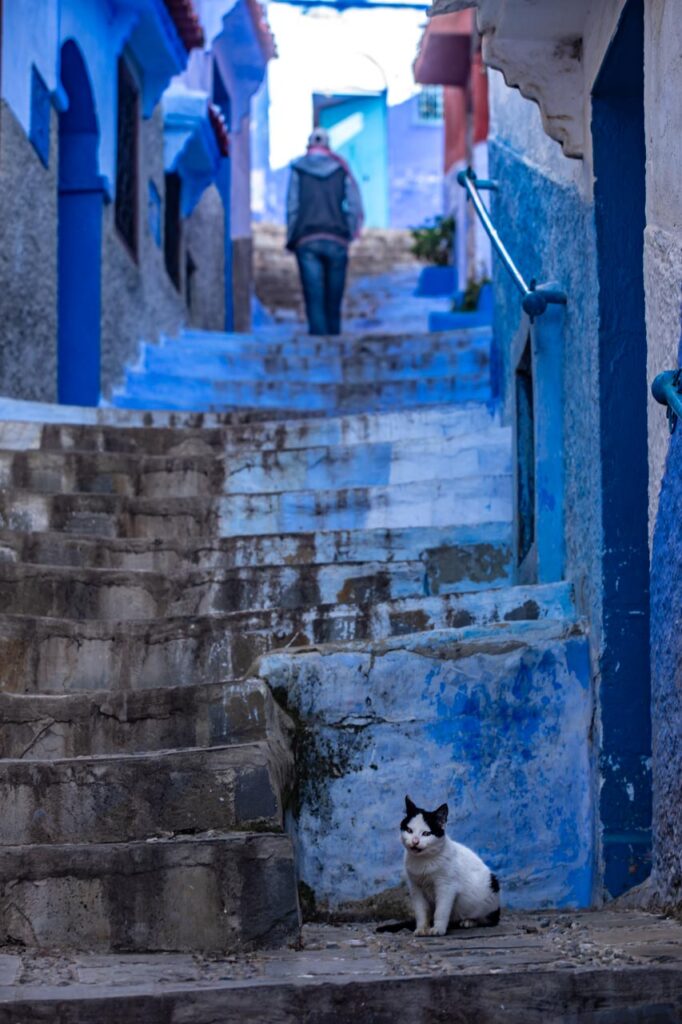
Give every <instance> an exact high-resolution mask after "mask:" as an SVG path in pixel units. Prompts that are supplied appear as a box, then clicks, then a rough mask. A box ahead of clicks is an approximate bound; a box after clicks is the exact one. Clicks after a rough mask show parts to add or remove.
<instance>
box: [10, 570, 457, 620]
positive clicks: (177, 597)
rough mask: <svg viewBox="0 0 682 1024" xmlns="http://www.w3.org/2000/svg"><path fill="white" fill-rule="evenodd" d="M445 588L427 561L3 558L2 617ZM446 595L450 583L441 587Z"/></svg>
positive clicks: (344, 598)
mask: <svg viewBox="0 0 682 1024" xmlns="http://www.w3.org/2000/svg"><path fill="white" fill-rule="evenodd" d="M433 588H438V582H437V580H436V579H434V580H433V583H432V582H431V580H430V578H429V574H428V571H427V569H426V568H425V566H424V564H423V563H422V562H393V563H388V564H384V563H382V562H364V563H360V564H356V563H348V564H345V565H334V564H332V565H320V566H297V565H290V566H272V567H271V566H269V565H267V564H266V565H263V566H255V567H254V568H243V569H233V570H227V571H224V572H220V571H217V572H200V571H193V572H189V573H186V574H179V573H173V574H167V573H159V572H140V571H136V572H126V571H120V570H111V569H81V568H68V567H63V566H59V567H53V566H44V565H26V564H21V565H16V564H12V563H9V564H8V563H5V564H2V563H0V614H8V615H40V616H48V617H50V618H69V617H73V618H78V619H80V620H81V621H82V620H91V619H102V620H107V621H112V620H113V621H116V620H141V619H156V618H164V617H178V616H187V615H191V616H198V615H220V614H225V613H229V612H238V611H247V610H249V609H264V608H269V607H270V608H280V609H282V610H286V611H295V610H297V609H299V608H310V607H312V606H315V605H331V604H335V603H341V604H360V605H367V604H375V603H377V602H379V601H386V600H391V599H396V598H401V597H412V596H419V595H422V596H423V595H425V594H428V593H431V592H433ZM441 589H442V592H446V591H447V590H448V589H449V588H448V585H447V584H444V585H443V586H442V588H441Z"/></svg>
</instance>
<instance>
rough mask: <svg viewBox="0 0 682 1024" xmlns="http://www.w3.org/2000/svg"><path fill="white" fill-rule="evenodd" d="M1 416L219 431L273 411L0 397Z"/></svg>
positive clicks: (15, 420)
mask: <svg viewBox="0 0 682 1024" xmlns="http://www.w3.org/2000/svg"><path fill="white" fill-rule="evenodd" d="M279 411H280V412H281V414H282V416H284V418H285V419H293V418H294V413H293V410H284V409H283V410H279ZM295 415H296V417H298V418H299V419H300V418H301V417H305V416H310V415H311V413H310V412H309V411H306V410H302V411H299V412H298V413H296V414H295ZM0 419H1V420H6V421H9V422H12V423H24V424H27V425H28V424H31V425H32V426H33V427H34V428H35V426H36V425H47V424H52V425H59V424H64V425H80V426H100V427H115V428H117V429H118V428H124V429H127V428H129V427H130V428H133V429H144V430H147V429H148V428H150V427H152V428H160V429H166V430H222V429H224V428H226V427H227V428H232V427H239V426H242V425H244V424H249V423H260V422H270V421H271V420H272V413H271V412H269V411H268V410H266V409H257V408H248V409H247V408H245V409H231V410H224V409H223V410H221V411H219V412H211V411H210V410H207V409H199V410H182V409H158V408H151V407H150V408H145V407H144V406H140V407H139V408H137V409H135V408H123V407H122V408H117V407H116V406H115V405H112V404H111V403H109V404H103V405H101V406H97V407H94V406H89V405H88V406H84V405H61V404H57V403H51V402H31V401H25V400H22V399H20V398H3V397H0Z"/></svg>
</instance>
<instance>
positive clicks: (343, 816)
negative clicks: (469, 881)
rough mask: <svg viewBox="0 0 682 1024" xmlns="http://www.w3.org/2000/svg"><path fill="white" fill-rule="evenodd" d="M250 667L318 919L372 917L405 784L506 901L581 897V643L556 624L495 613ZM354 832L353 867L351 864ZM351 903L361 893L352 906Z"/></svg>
mask: <svg viewBox="0 0 682 1024" xmlns="http://www.w3.org/2000/svg"><path fill="white" fill-rule="evenodd" d="M255 671H256V673H257V674H259V675H260V676H261V678H263V679H264V680H265V681H266V682H267V683H268V684H269V685H270V686H271V687H273V689H274V690H275V691H276V692H277V693H278V695H279V697H280V699H281V700H282V701H283V702H284V701H286V704H287V706H288V708H289V709H290V711H291V713H292V715H293V716H294V717H295V718H296V721H297V727H298V737H299V738H298V756H297V778H298V789H297V793H296V794H295V801H294V803H295V806H296V807H297V808H299V810H298V814H297V819H296V836H297V840H296V841H297V855H298V865H299V870H300V877H301V879H302V881H303V882H304V883H305V885H306V886H307V887H308V890H307V891H308V892H309V894H310V895H311V898H314V900H315V901H316V905H317V907H318V909H319V910H320V911H321V912H325V911H329V912H332V913H335V912H337V911H340V910H342V909H344V908H345V909H346V910H347V911H348V913H350V914H352V913H357V912H360V911H361V909H362V907H363V906H366V905H367V901H369V900H371V905H372V906H373V907H374V908H375V911H376V912H377V913H379V912H381V911H382V907H383V905H384V904H388V903H390V900H391V898H392V895H391V894H392V893H393V892H394V888H395V886H396V885H398V883H399V881H400V877H401V862H402V858H401V856H400V842H399V837H398V825H399V822H400V820H401V817H402V814H403V813H404V800H405V793H406V792H409V793H410V795H411V796H412V798H413V799H414V800H416V801H417V803H418V804H419V805H420V806H424V807H436V806H438V805H439V804H441V803H442V802H443V801H447V802H448V804H449V807H450V818H449V822H448V825H449V834H450V835H451V836H452V837H453V838H455V839H457V840H459V841H461V842H463V843H465V844H466V845H468V846H471V847H473V848H474V849H475V850H476V851H477V852H478V853H479V854H480V855H481V856H482V857H483V858H484V859H485V860H486V862H487V863H488V864H490V866H491V868H492V870H494V871H495V872H496V873H497V874H498V876H499V877H500V878H501V879H503V882H502V885H503V892H504V904H505V907H525V908H532V907H534V906H535V907H547V906H557V905H559V906H561V905H566V904H569V905H577V906H591V905H592V899H593V886H594V875H593V871H594V863H593V861H594V859H593V845H592V828H593V823H594V815H595V806H594V794H595V792H596V789H595V785H594V781H595V780H594V775H593V755H594V750H593V745H592V744H593V740H592V736H593V710H594V694H593V691H592V684H591V668H590V655H589V645H588V640H587V638H586V636H585V635H584V634H583V632H582V630H581V629H580V627H578V626H576V625H575V624H571V623H567V622H562V621H558V622H557V621H547V620H545V621H541V622H537V621H535V622H504V623H502V622H501V623H496V624H494V625H487V626H471V627H468V628H463V629H444V630H436V631H431V632H428V633H413V634H411V635H408V636H405V637H402V638H401V637H394V638H390V639H384V640H380V641H368V642H364V643H359V644H330V645H326V646H321V647H319V648H317V649H312V650H299V651H274V652H271V653H270V654H269V655H267V656H265V657H263V658H262V659H261V661H260V662H259V664H258V665H257V666H256V668H255ZM359 808H361V809H362V820H363V821H371V822H373V823H374V827H372V828H369V829H367V830H366V831H364V830H363V833H362V861H363V870H362V871H358V870H357V863H358V834H357V831H356V830H355V829H353V828H349V827H348V822H349V821H353V820H357V816H358V813H359V812H358V809H359ZM363 901H365V902H364V903H363Z"/></svg>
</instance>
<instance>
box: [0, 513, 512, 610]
mask: <svg viewBox="0 0 682 1024" xmlns="http://www.w3.org/2000/svg"><path fill="white" fill-rule="evenodd" d="M510 546H511V526H510V524H509V523H486V524H482V525H481V526H480V527H478V528H469V527H456V526H455V527H452V528H448V527H415V528H410V527H407V528H403V529H397V530H390V529H387V530H360V529H359V530H353V531H345V530H342V531H336V532H335V531H330V532H316V533H299V534H271V535H268V534H263V535H256V536H253V537H220V538H216V539H213V540H211V539H206V540H198V541H183V540H182V539H181V538H180V539H178V538H170V539H166V540H160V539H154V538H107V537H88V536H84V535H69V534H62V533H55V532H52V533H50V532H46V533H22V532H18V531H13V530H0V562H15V563H16V562H26V563H31V564H39V565H65V566H72V567H73V568H79V567H80V568H85V569H88V568H92V569H117V570H122V571H138V570H139V571H150V572H160V573H166V574H179V573H185V572H194V571H196V570H202V571H214V572H215V571H223V572H225V571H229V570H232V569H243V568H247V569H249V568H250V567H251V566H257V567H263V569H265V567H266V566H267V567H269V568H272V569H273V570H276V569H277V567H279V568H282V567H289V566H293V567H295V566H300V567H306V566H320V567H322V566H327V567H329V571H330V572H332V571H333V569H332V566H338V567H343V566H347V569H346V570H345V571H346V572H347V573H348V574H356V572H357V570H356V566H357V565H362V564H366V563H370V562H381V563H382V565H383V566H384V567H385V568H388V566H390V565H392V564H393V563H401V562H403V563H415V562H421V563H423V565H424V574H425V576H426V577H427V578H428V581H429V588H430V591H431V592H432V593H439V592H442V591H447V590H448V589H453V588H457V587H460V588H461V589H464V590H475V589H478V588H479V587H484V586H490V585H492V584H494V583H496V582H498V581H504V580H508V579H509V575H510V558H511V551H510ZM339 571H343V570H341V569H339Z"/></svg>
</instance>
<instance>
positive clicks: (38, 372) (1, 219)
mask: <svg viewBox="0 0 682 1024" xmlns="http://www.w3.org/2000/svg"><path fill="white" fill-rule="evenodd" d="M57 139H58V135H57V117H56V114H53V115H52V123H51V134H50V160H49V167H47V168H46V167H44V165H43V164H42V162H41V160H40V159H39V157H38V154H37V153H36V151H35V149H34V148H33V146H32V145H31V143H30V142H29V140H28V138H27V137H26V135H25V133H24V131H23V129H22V127H21V126H20V124H19V123H18V122H17V120H16V118H15V116H14V114H13V113H12V111H11V110H10V108H9V107H8V106H7V104H6V103H5V102H4V101H2V102H0V224H1V225H2V228H1V232H0V234H1V238H2V241H1V244H0V325H1V326H0V394H3V395H9V396H11V397H13V398H28V399H35V400H38V401H46V402H49V401H54V400H55V398H56V395H57Z"/></svg>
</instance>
